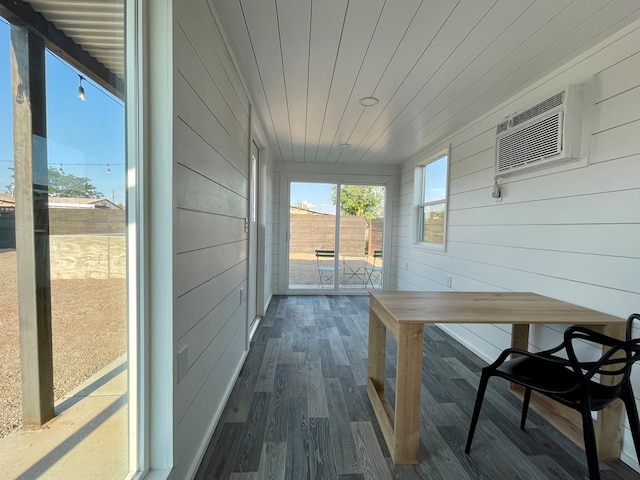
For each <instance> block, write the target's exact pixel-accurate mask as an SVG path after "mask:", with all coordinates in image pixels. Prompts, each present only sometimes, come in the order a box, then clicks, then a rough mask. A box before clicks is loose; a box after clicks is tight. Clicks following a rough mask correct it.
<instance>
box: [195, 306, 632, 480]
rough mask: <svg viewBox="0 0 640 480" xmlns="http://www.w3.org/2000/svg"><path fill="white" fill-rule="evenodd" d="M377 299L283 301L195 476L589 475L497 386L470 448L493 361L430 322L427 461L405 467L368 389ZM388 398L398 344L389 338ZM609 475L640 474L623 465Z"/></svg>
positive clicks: (425, 374)
mask: <svg viewBox="0 0 640 480" xmlns="http://www.w3.org/2000/svg"><path fill="white" fill-rule="evenodd" d="M368 318H369V298H368V297H367V296H293V297H274V299H273V301H272V302H271V306H270V307H269V311H268V312H267V314H266V316H265V318H264V319H263V320H262V322H261V324H260V326H259V327H258V330H257V332H256V334H255V336H254V340H253V342H252V345H251V351H250V353H249V355H248V357H247V360H246V362H245V365H244V367H243V369H242V372H241V373H240V377H239V378H238V381H237V383H236V385H235V387H234V389H233V392H232V394H231V397H230V398H229V402H228V404H227V406H226V408H225V411H224V413H223V416H222V418H221V420H220V423H219V424H218V428H217V429H216V431H215V433H214V435H213V438H212V440H211V442H210V444H209V447H208V448H207V451H206V453H205V456H204V459H203V461H202V464H201V465H200V468H199V470H198V473H197V475H196V479H198V480H202V479H216V480H226V479H234V480H246V479H292V480H303V479H312V480H317V479H339V480H359V479H360V480H365V479H366V480H369V479H374V480H384V479H398V480H413V479H431V480H438V479H442V480H465V479H469V480H471V479H473V480H479V479H487V480H499V479H509V480H512V479H523V480H524V479H527V480H535V479H539V480H551V479H562V480H566V479H586V478H588V474H587V469H586V461H585V459H584V454H583V452H582V450H581V449H579V448H578V447H576V446H575V445H574V444H573V443H571V442H570V441H569V440H567V439H566V438H565V437H564V436H562V435H561V434H560V433H558V432H557V431H556V430H555V429H554V428H553V427H551V426H550V425H549V424H548V423H546V422H545V421H544V420H542V419H541V418H540V417H539V416H538V415H537V414H535V412H531V413H530V414H529V420H528V428H527V430H526V431H525V432H522V431H521V430H520V429H519V428H518V425H519V419H520V404H519V401H518V400H517V399H515V398H514V397H513V396H512V395H511V394H509V393H508V392H507V388H506V383H504V382H501V381H500V380H499V379H493V381H491V382H490V384H489V388H488V390H487V393H486V397H485V399H486V400H485V402H484V405H483V411H482V413H481V416H480V421H479V423H478V429H477V431H476V436H475V438H474V443H473V447H472V450H471V454H470V455H466V454H465V453H464V451H463V450H464V443H465V441H466V435H467V430H468V426H469V420H470V416H471V410H472V407H473V401H474V399H475V394H476V388H477V385H478V380H479V372H480V369H481V368H482V366H484V365H485V363H484V362H483V361H482V360H480V359H479V358H478V357H476V356H475V355H473V354H472V353H471V352H470V351H469V350H467V349H466V348H465V347H463V346H462V345H460V344H459V343H458V342H456V341H455V340H453V339H452V338H451V337H449V336H448V335H447V334H445V333H444V332H442V331H441V330H440V329H438V328H437V327H435V326H430V325H426V326H425V340H424V342H425V348H424V352H425V354H424V355H425V359H424V361H423V367H422V410H421V424H420V453H419V464H418V465H394V464H393V462H392V461H391V458H390V456H389V451H388V450H387V448H386V445H385V442H384V439H383V437H382V433H381V431H380V429H379V427H378V423H377V421H376V419H375V416H374V413H373V411H372V409H371V405H370V403H369V399H368V397H367V393H366V387H365V378H366V365H367V328H368ZM387 377H388V378H387V385H386V389H387V390H388V393H390V392H392V391H393V389H394V386H395V385H394V384H395V343H394V341H393V340H392V338H391V337H390V336H389V337H388V339H387ZM600 469H601V473H602V480H626V479H636V480H637V479H640V475H639V474H637V473H636V472H634V471H633V470H632V469H630V468H629V467H627V466H626V465H625V464H623V463H622V462H619V461H614V462H600Z"/></svg>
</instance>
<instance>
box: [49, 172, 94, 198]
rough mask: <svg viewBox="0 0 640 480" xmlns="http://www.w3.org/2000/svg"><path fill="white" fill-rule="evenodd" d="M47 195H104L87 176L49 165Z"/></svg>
mask: <svg viewBox="0 0 640 480" xmlns="http://www.w3.org/2000/svg"><path fill="white" fill-rule="evenodd" d="M49 195H51V196H52V197H75V198H102V197H104V195H103V194H102V193H101V192H99V191H98V189H97V188H96V187H95V186H94V185H93V184H92V183H91V180H90V179H89V178H87V177H77V176H75V175H72V174H70V173H64V172H61V171H60V170H59V169H57V168H54V167H49Z"/></svg>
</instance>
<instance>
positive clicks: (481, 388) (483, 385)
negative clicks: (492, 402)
mask: <svg viewBox="0 0 640 480" xmlns="http://www.w3.org/2000/svg"><path fill="white" fill-rule="evenodd" d="M489 376H490V375H489V373H488V371H487V369H486V368H483V369H482V375H481V376H480V384H479V385H478V394H477V395H476V404H475V406H474V407H473V415H472V416H471V425H470V426H469V435H468V436H467V445H466V447H464V451H465V453H469V450H471V442H472V441H473V434H474V433H475V431H476V424H477V423H478V417H479V416H480V408H482V401H483V400H484V393H485V391H486V390H487V383H488V382H489Z"/></svg>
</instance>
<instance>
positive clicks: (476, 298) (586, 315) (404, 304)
mask: <svg viewBox="0 0 640 480" xmlns="http://www.w3.org/2000/svg"><path fill="white" fill-rule="evenodd" d="M370 305H371V308H372V309H373V310H376V309H382V310H383V311H385V312H386V313H387V314H388V315H390V316H391V318H392V319H394V320H395V321H397V322H398V323H508V324H520V323H528V324H530V323H543V324H580V325H585V324H586V325H589V324H590V325H605V324H611V323H624V322H625V320H624V319H621V318H618V317H613V316H611V315H607V314H604V313H601V312H596V311H595V310H590V309H588V308H584V307H580V306H578V305H573V304H571V303H567V302H563V301H561V300H555V299H553V298H549V297H545V296H543V295H538V294H536V293H530V292H419V291H418V292H415V291H406V292H405V291H377V292H370Z"/></svg>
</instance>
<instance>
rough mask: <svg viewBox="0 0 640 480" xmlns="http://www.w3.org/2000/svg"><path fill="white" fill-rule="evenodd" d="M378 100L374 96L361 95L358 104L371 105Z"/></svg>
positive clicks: (375, 103)
mask: <svg viewBox="0 0 640 480" xmlns="http://www.w3.org/2000/svg"><path fill="white" fill-rule="evenodd" d="M379 101H380V100H378V99H377V98H376V97H363V98H361V99H360V105H362V106H363V107H373V106H374V105H377V104H378V102H379Z"/></svg>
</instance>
